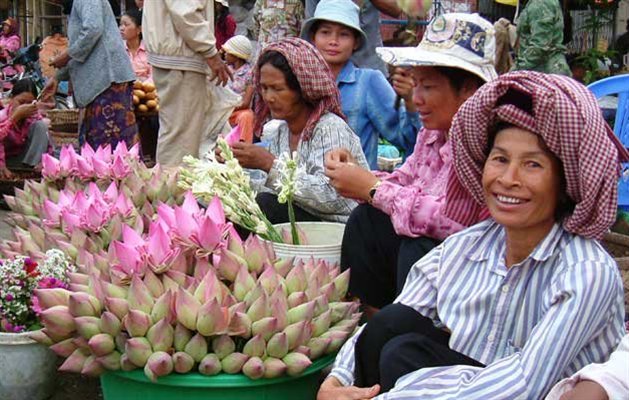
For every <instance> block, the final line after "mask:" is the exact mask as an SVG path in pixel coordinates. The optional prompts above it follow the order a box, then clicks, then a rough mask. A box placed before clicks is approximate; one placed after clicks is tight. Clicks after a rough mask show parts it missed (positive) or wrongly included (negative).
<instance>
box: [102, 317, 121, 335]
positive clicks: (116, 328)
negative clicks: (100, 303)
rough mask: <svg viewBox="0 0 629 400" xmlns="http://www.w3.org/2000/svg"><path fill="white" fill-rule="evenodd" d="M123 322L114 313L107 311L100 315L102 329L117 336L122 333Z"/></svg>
mask: <svg viewBox="0 0 629 400" xmlns="http://www.w3.org/2000/svg"><path fill="white" fill-rule="evenodd" d="M121 327H122V323H121V322H120V320H119V319H118V317H116V315H114V313H112V312H109V311H105V312H104V313H103V314H102V315H101V316H100V331H101V332H103V333H107V334H109V335H111V336H113V337H115V336H116V335H117V334H118V333H120V329H121Z"/></svg>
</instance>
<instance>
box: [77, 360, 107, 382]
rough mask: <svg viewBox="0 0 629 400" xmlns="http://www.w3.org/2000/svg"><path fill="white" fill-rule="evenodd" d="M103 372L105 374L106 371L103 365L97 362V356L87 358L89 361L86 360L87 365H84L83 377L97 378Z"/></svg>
mask: <svg viewBox="0 0 629 400" xmlns="http://www.w3.org/2000/svg"><path fill="white" fill-rule="evenodd" d="M103 372H105V369H104V368H103V366H102V365H101V363H99V362H98V361H96V357H95V356H93V355H92V356H89V357H87V359H85V363H84V364H83V369H81V374H82V375H85V376H89V377H92V378H96V377H98V376H100V375H101V374H102V373H103Z"/></svg>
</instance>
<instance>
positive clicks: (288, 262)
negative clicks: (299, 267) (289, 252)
mask: <svg viewBox="0 0 629 400" xmlns="http://www.w3.org/2000/svg"><path fill="white" fill-rule="evenodd" d="M294 263H295V257H291V258H282V259H279V260H277V261H276V262H275V264H273V268H274V269H275V271H276V272H277V273H278V274H280V276H281V277H282V278H283V277H285V276H286V275H288V272H289V271H290V270H291V269H292V268H293V264H294Z"/></svg>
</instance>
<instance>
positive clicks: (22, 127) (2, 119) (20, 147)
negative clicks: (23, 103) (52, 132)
mask: <svg viewBox="0 0 629 400" xmlns="http://www.w3.org/2000/svg"><path fill="white" fill-rule="evenodd" d="M11 114H13V107H12V106H11V104H9V105H7V106H6V107H5V108H4V109H2V110H0V167H5V166H6V158H7V157H11V156H16V155H18V154H20V153H22V152H23V151H24V146H25V145H26V140H27V139H28V129H29V128H30V126H31V124H32V123H33V122H35V121H38V120H40V119H42V116H41V114H39V112H38V113H36V114H35V115H33V116H32V117H29V118H27V119H26V120H24V121H22V122H21V123H20V124H19V125H16V124H15V123H13V120H12V119H11V118H10V116H11Z"/></svg>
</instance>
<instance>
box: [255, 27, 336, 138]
mask: <svg viewBox="0 0 629 400" xmlns="http://www.w3.org/2000/svg"><path fill="white" fill-rule="evenodd" d="M269 51H277V52H278V53H280V54H282V55H283V56H284V57H285V58H286V60H287V61H288V65H290V68H291V69H292V71H293V74H295V76H296V77H297V81H298V82H299V86H301V95H302V96H303V98H304V99H305V100H306V101H307V102H309V103H310V104H311V105H312V107H313V108H314V110H313V112H312V114H311V115H310V118H308V121H307V122H306V127H305V128H304V130H303V132H302V139H303V140H308V139H310V136H311V135H312V132H313V131H314V128H315V126H316V125H317V123H318V122H319V119H320V118H321V116H322V115H323V114H325V113H326V112H332V113H334V114H336V115H338V116H339V117H341V118H345V116H344V115H343V111H342V110H341V101H340V99H339V96H340V95H339V90H338V88H337V87H336V82H335V80H334V76H333V75H332V71H330V67H328V63H327V62H326V61H325V60H324V59H323V57H322V56H321V53H319V51H318V50H317V49H316V48H315V47H314V46H313V45H311V44H310V43H308V42H306V41H305V40H302V39H299V38H287V39H283V40H280V41H278V42H275V43H271V44H270V45H269V46H267V47H266V48H265V49H264V50H263V51H262V53H260V57H262V55H263V54H264V53H267V52H269ZM253 83H254V85H255V88H256V92H257V93H258V95H259V97H260V98H259V101H258V102H257V105H256V107H255V114H256V123H255V129H254V132H256V134H258V135H259V134H260V132H262V125H264V123H265V122H266V120H267V118H268V117H269V113H270V112H269V108H268V107H267V105H266V104H265V103H264V101H262V93H261V92H260V85H259V83H260V65H258V66H256V68H255V70H254V72H253Z"/></svg>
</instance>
